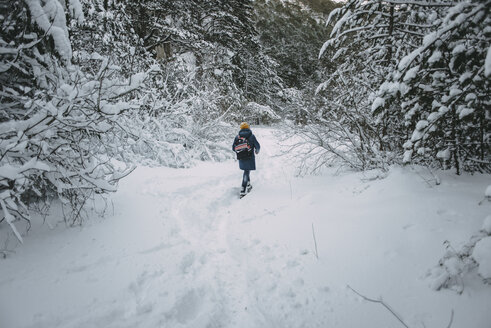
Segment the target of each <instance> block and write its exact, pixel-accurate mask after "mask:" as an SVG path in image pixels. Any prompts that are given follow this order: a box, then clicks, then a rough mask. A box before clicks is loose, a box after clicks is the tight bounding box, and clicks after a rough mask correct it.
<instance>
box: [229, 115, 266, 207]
mask: <svg viewBox="0 0 491 328" xmlns="http://www.w3.org/2000/svg"><path fill="white" fill-rule="evenodd" d="M260 149H261V145H259V142H258V141H257V139H256V136H255V135H254V134H253V133H252V131H251V129H250V126H249V124H248V123H247V122H242V123H241V124H240V131H239V134H238V135H237V136H235V139H234V143H233V144H232V150H233V151H235V152H236V153H237V159H238V160H239V168H240V169H241V170H243V171H244V174H243V176H242V189H241V190H240V197H241V198H242V197H244V196H245V195H246V194H247V193H248V192H249V191H251V189H252V185H251V177H250V173H251V171H253V170H255V169H256V158H255V155H257V154H259V150H260Z"/></svg>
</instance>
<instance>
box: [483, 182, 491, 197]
mask: <svg viewBox="0 0 491 328" xmlns="http://www.w3.org/2000/svg"><path fill="white" fill-rule="evenodd" d="M484 196H486V197H487V198H491V185H489V186H487V187H486V191H485V192H484Z"/></svg>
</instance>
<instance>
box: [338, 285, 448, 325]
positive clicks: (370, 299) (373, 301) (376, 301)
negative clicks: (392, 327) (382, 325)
mask: <svg viewBox="0 0 491 328" xmlns="http://www.w3.org/2000/svg"><path fill="white" fill-rule="evenodd" d="M347 287H348V288H349V289H351V290H352V291H353V292H354V293H355V294H356V295H358V296H360V297H361V298H363V299H364V300H365V301H369V302H372V303H379V304H382V305H383V306H384V307H385V308H386V309H387V310H389V312H390V313H392V315H393V316H394V317H396V318H397V320H399V322H400V323H401V324H402V325H403V326H404V327H406V328H409V326H408V325H407V324H406V323H405V322H404V321H403V320H402V319H401V317H400V316H399V315H397V313H395V312H394V310H392V308H391V307H390V306H389V305H387V304H386V303H385V302H384V301H383V300H382V299H379V300H375V299H373V298H368V297H366V296H365V295H362V294H360V293H359V292H357V291H356V290H354V289H353V288H352V287H351V286H350V285H348V286H347ZM453 316H454V311H453V309H452V312H451V313H450V322H449V323H448V325H447V328H450V327H451V326H452V323H453Z"/></svg>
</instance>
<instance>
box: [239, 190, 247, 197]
mask: <svg viewBox="0 0 491 328" xmlns="http://www.w3.org/2000/svg"><path fill="white" fill-rule="evenodd" d="M245 195H247V191H246V188H242V189H241V190H240V194H239V196H240V198H242V197H244V196H245Z"/></svg>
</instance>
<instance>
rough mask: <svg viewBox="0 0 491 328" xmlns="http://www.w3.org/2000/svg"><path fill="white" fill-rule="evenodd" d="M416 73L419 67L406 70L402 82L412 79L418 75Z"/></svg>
mask: <svg viewBox="0 0 491 328" xmlns="http://www.w3.org/2000/svg"><path fill="white" fill-rule="evenodd" d="M418 72H419V65H416V66H414V67H413V68H411V69H408V70H407V72H406V74H405V75H404V79H403V80H404V82H407V81H409V80H412V79H414V78H415V77H416V76H417V75H418Z"/></svg>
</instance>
